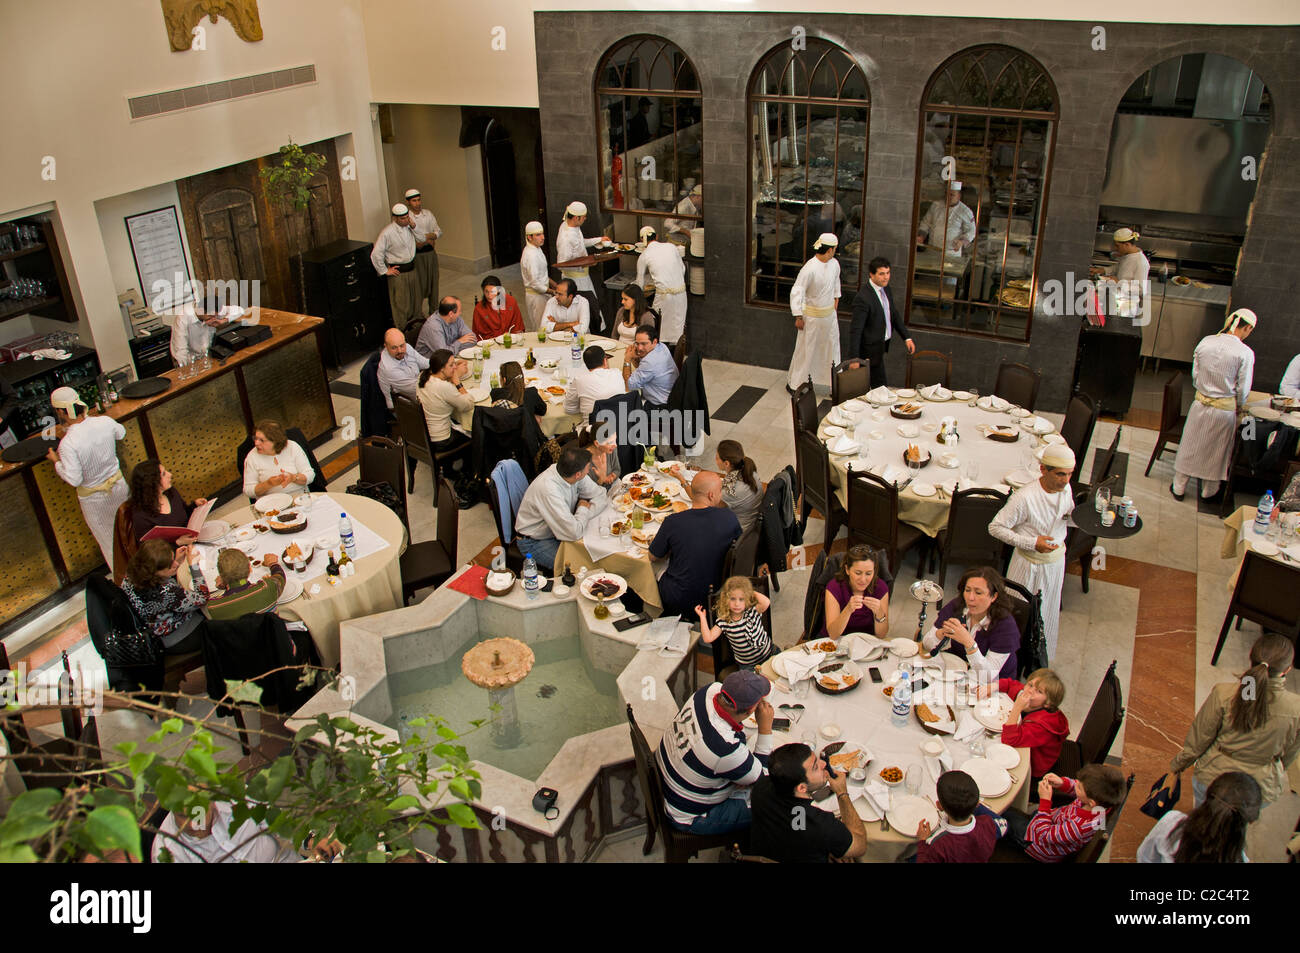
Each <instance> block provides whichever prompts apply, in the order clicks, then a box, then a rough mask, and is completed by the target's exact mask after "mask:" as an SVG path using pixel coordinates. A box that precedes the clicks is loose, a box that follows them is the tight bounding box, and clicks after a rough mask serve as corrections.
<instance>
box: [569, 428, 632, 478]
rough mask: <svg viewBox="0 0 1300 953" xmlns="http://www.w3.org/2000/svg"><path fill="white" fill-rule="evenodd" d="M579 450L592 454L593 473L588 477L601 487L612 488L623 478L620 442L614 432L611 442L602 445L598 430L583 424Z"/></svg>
mask: <svg viewBox="0 0 1300 953" xmlns="http://www.w3.org/2000/svg"><path fill="white" fill-rule="evenodd" d="M578 448H579V449H580V450H586V451H587V452H589V453H590V454H591V473H589V474H588V476H590V477H591V478H592V479H593V480H595V481H596V482H597V483H599V484H600V485H601V486H606V487H607V486H612V485H613V484H614V481H615V480H617V479H618V478H619V477H620V476H622V470H621V469H620V467H619V465H618V441H617V439H616V437H615V435H614V434H613V432H612V431H611V433H610V435H609V440H608V441H606V442H603V443H602V442H601V441H600V439H599V434H598V432H597V428H595V427H593V426H591V425H590V424H583V425H582V426H580V427H579V428H578Z"/></svg>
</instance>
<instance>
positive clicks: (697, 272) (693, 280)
mask: <svg viewBox="0 0 1300 953" xmlns="http://www.w3.org/2000/svg"><path fill="white" fill-rule="evenodd" d="M690 289H691V294H693V295H702V294H704V269H703V268H702V267H700V266H699V265H692V266H691V267H690Z"/></svg>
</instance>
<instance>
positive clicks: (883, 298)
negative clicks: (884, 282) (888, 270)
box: [870, 281, 894, 341]
mask: <svg viewBox="0 0 1300 953" xmlns="http://www.w3.org/2000/svg"><path fill="white" fill-rule="evenodd" d="M870 284H871V290H872V291H874V292H875V293H876V299H877V300H878V301H879V302H880V308H881V310H882V311H884V312H885V340H886V341H888V340H889V338H890V336H891V335H892V334H893V333H894V329H893V327H891V325H892V324H893V320H892V319H893V315H892V314H891V313H890V311H889V296H888V295H887V294H885V289H884V288H882V287H880V285H878V284H876V283H875V282H874V281H872V282H870Z"/></svg>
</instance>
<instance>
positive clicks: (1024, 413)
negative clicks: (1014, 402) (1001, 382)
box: [1007, 407, 1032, 420]
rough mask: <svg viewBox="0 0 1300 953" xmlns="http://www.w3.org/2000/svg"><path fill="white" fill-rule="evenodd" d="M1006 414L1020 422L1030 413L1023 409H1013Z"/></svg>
mask: <svg viewBox="0 0 1300 953" xmlns="http://www.w3.org/2000/svg"><path fill="white" fill-rule="evenodd" d="M1007 413H1008V414H1010V415H1011V416H1012V417H1015V418H1016V419H1017V420H1020V419H1021V418H1022V417H1028V416H1029V415H1030V414H1031V413H1032V411H1029V410H1025V408H1023V407H1013V408H1011V409H1010V410H1008V411H1007Z"/></svg>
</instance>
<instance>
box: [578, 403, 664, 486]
mask: <svg viewBox="0 0 1300 953" xmlns="http://www.w3.org/2000/svg"><path fill="white" fill-rule="evenodd" d="M644 410H645V406H644V402H643V401H642V400H641V392H640V391H639V390H632V391H629V392H628V393H626V394H615V395H614V396H613V397H606V398H604V399H602V400H598V401H596V402H595V403H594V404H592V405H591V414H590V416H589V417H588V418H587V420H588V421H589V422H590V423H591V425H592V426H594V427H595V428H596V435H597V436H600V435H601V430H602V424H603V422H604V421H608V422H609V429H610V430H611V431H612V432H613V434H614V435H615V437H617V435H618V434H620V433H623V434H624V435H626V432H627V429H630V428H631V427H632V422H633V421H635V420H636V419H637V415H638V414H640V413H641V412H642V411H644ZM601 414H606V416H605V417H604V418H603V420H602V418H601ZM611 416H612V418H613V419H610V418H611ZM648 437H649V432H648V431H647V439H648ZM644 458H645V445H644V444H640V443H625V442H622V441H620V442H619V443H618V468H619V472H620V473H625V474H627V473H633V472H635V471H636V470H638V469H639V468H640V467H641V461H642V460H643V459H644Z"/></svg>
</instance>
